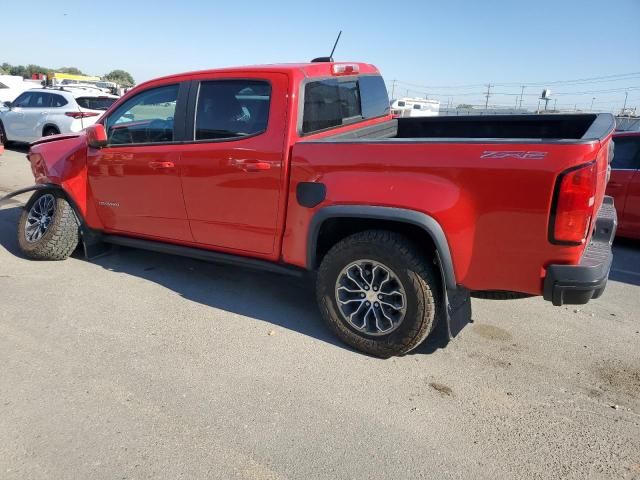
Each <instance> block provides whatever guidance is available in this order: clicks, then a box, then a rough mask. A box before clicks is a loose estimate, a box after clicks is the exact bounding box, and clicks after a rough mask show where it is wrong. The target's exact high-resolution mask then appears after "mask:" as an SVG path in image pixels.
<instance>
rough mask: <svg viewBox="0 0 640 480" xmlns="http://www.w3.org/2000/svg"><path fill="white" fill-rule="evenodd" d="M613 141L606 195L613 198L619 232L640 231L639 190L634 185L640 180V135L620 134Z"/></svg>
mask: <svg viewBox="0 0 640 480" xmlns="http://www.w3.org/2000/svg"><path fill="white" fill-rule="evenodd" d="M613 141H614V144H615V148H614V154H613V162H612V163H611V178H610V179H609V183H608V184H607V195H611V196H612V197H613V198H614V201H615V205H616V210H617V211H618V229H619V230H620V233H621V234H624V233H625V231H626V230H627V229H635V230H638V232H640V198H639V197H640V191H637V189H638V186H634V182H640V176H639V175H638V169H639V168H640V137H636V136H620V137H616V138H614V140H613ZM639 234H640V233H639Z"/></svg>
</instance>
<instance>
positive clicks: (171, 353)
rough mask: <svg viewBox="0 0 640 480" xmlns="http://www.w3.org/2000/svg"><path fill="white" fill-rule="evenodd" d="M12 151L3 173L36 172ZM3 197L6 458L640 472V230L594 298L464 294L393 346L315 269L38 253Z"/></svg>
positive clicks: (21, 468) (25, 178) (98, 468)
mask: <svg viewBox="0 0 640 480" xmlns="http://www.w3.org/2000/svg"><path fill="white" fill-rule="evenodd" d="M24 153H25V151H24V149H16V148H12V149H9V150H7V151H6V152H5V153H4V155H2V156H0V195H2V194H3V193H2V192H7V191H10V190H13V189H16V188H19V187H23V186H26V185H30V184H31V183H32V178H31V175H30V170H29V166H28V163H27V161H26V160H25V158H24ZM26 198H28V196H21V197H19V198H17V199H16V201H13V202H10V203H8V204H6V205H4V206H0V478H2V479H6V480H10V479H20V480H22V479H30V480H36V479H92V480H95V479H142V478H162V479H165V478H166V479H177V478H185V479H186V478H194V479H196V478H197V479H204V478H207V479H315V478H327V479H329V478H331V479H335V478H339V479H417V478H429V479H431V478H433V479H460V478H465V479H471V478H473V479H502V478H505V479H514V478H518V479H523V478H527V479H529V478H553V479H557V478H570V479H585V478H598V479H600V478H601V479H617V478H640V314H639V313H640V288H639V286H640V243H639V242H635V243H634V242H620V243H616V245H615V261H614V267H613V271H612V274H611V281H610V282H609V285H608V287H607V290H606V292H605V294H604V295H603V297H602V298H600V299H598V300H596V301H593V302H591V303H589V304H587V305H584V306H578V307H575V306H567V307H561V308H557V307H553V306H552V305H550V304H549V303H547V302H544V301H543V300H542V299H541V298H529V299H523V300H512V301H489V300H473V320H474V321H473V323H472V324H470V325H468V326H467V327H466V328H465V329H464V330H463V331H462V332H461V334H460V335H459V336H458V337H457V338H456V339H455V340H454V341H453V342H451V343H449V344H448V345H444V343H445V342H444V340H443V339H442V337H440V336H437V335H436V337H435V338H433V339H430V340H428V341H427V342H426V343H425V344H423V345H422V346H420V347H419V348H418V349H417V350H416V351H414V352H412V353H411V354H409V355H406V356H404V357H401V358H392V359H389V360H380V359H376V358H371V357H368V356H365V355H363V354H360V353H358V352H355V351H353V350H351V349H349V348H347V347H345V346H344V345H342V344H340V343H339V342H338V341H336V339H335V338H334V337H333V336H332V335H331V334H330V333H329V331H328V330H327V329H326V328H325V327H324V325H323V324H322V321H321V318H320V315H319V314H318V312H317V309H316V306H315V301H314V296H313V290H312V286H311V285H310V284H309V283H308V282H301V281H300V280H298V279H293V278H289V277H285V276H280V275H276V274H268V273H261V272H256V271H251V270H245V269H241V268H237V267H231V266H220V265H214V264H207V263H202V262H199V261H195V260H190V259H184V258H179V257H172V256H167V255H161V254H156V253H150V252H143V251H137V250H133V249H125V248H121V249H119V250H116V251H114V252H113V253H111V254H109V255H107V256H104V257H101V258H99V259H97V260H95V261H86V260H84V259H83V258H82V257H81V256H79V255H74V256H73V257H72V258H70V259H68V260H66V261H63V262H36V261H31V260H28V259H26V258H24V257H23V256H22V255H21V254H20V252H19V251H18V247H17V242H16V223H17V219H18V216H19V212H20V208H21V203H22V202H24V201H25V200H26Z"/></svg>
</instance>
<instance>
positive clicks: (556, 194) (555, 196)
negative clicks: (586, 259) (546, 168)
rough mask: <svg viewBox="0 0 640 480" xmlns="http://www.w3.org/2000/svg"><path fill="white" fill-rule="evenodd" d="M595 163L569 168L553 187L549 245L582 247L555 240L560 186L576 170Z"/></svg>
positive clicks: (578, 243)
mask: <svg viewBox="0 0 640 480" xmlns="http://www.w3.org/2000/svg"><path fill="white" fill-rule="evenodd" d="M594 163H596V161H595V160H592V161H590V162H587V163H582V164H580V165H576V166H575V167H571V168H568V169H566V170H564V171H563V172H561V173H560V175H558V177H557V178H556V183H555V185H554V187H553V198H552V199H551V213H550V214H549V225H548V227H547V228H548V230H547V238H548V240H549V243H552V244H554V245H573V246H577V245H582V243H581V242H567V241H564V240H556V239H555V237H554V235H553V232H554V230H555V226H556V213H557V212H556V210H557V208H558V201H559V200H560V186H561V185H562V180H563V179H564V177H566V176H567V175H568V174H569V173H571V172H575V171H576V170H580V169H581V168H585V167H588V166H589V165H593V164H594ZM587 231H589V230H587Z"/></svg>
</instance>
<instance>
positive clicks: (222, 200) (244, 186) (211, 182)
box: [182, 73, 287, 257]
mask: <svg viewBox="0 0 640 480" xmlns="http://www.w3.org/2000/svg"><path fill="white" fill-rule="evenodd" d="M189 98H190V105H189V115H188V116H187V136H189V137H190V138H191V139H192V140H193V141H192V142H190V143H188V144H185V145H184V150H183V153H182V185H183V189H184V198H185V204H186V207H187V214H188V216H189V223H190V225H191V231H192V232H193V237H194V240H195V241H196V242H198V243H200V244H203V245H207V246H214V247H219V248H221V249H225V250H231V251H234V252H237V253H242V252H249V253H253V254H260V255H262V256H265V257H270V256H272V255H273V256H275V255H276V253H275V241H276V235H277V227H278V214H279V212H280V210H279V209H281V208H283V206H282V203H283V202H282V201H281V200H282V195H283V192H282V188H283V178H284V165H283V162H284V158H285V156H284V139H285V126H286V106H287V77H286V75H284V74H276V73H260V74H258V73H256V74H250V73H249V74H244V73H243V75H242V77H241V78H238V77H237V76H236V77H234V76H233V75H220V74H218V75H216V76H215V77H213V78H212V77H211V76H209V77H207V76H202V77H200V78H198V79H197V80H195V81H194V82H193V83H192V86H191V92H190V95H189Z"/></svg>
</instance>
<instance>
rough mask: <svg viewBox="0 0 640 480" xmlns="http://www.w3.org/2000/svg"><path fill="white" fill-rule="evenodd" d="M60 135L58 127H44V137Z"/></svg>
mask: <svg viewBox="0 0 640 480" xmlns="http://www.w3.org/2000/svg"><path fill="white" fill-rule="evenodd" d="M59 133H60V130H58V129H57V128H56V127H44V130H42V136H43V137H50V136H51V135H58V134H59Z"/></svg>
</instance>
